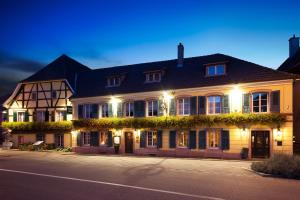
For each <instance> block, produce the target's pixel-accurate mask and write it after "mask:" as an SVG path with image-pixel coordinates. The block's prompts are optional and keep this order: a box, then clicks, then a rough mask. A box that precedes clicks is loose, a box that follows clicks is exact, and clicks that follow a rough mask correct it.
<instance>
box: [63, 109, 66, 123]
mask: <svg viewBox="0 0 300 200" xmlns="http://www.w3.org/2000/svg"><path fill="white" fill-rule="evenodd" d="M63 120H64V121H66V120H67V111H64V116H63Z"/></svg>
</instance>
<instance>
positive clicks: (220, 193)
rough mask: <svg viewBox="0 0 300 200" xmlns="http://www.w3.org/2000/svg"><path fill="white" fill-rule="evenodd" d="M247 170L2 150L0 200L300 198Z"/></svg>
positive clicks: (239, 164) (225, 164) (291, 184)
mask: <svg viewBox="0 0 300 200" xmlns="http://www.w3.org/2000/svg"><path fill="white" fill-rule="evenodd" d="M250 164H251V162H249V161H232V160H214V159H188V158H163V157H135V156H115V155H76V154H73V153H57V152H25V151H24V152H22V151H4V150H2V151H1V150H0V199H1V200H12V199H13V200H15V199H22V200H24V199H25V200H27V199H28V200H29V199H43V200H47V199H51V200H52V199H89V200H91V199H97V200H98V199H143V200H150V199H172V200H174V199H191V200H192V199H210V200H223V199H226V200H231V199H264V200H267V199H272V200H276V199H278V200H280V199H285V200H292V199H295V200H296V199H299V198H300V181H298V180H288V179H280V178H270V177H261V176H259V175H257V174H254V173H252V172H250V171H248V170H246V168H249V166H250Z"/></svg>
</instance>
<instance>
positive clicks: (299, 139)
mask: <svg viewBox="0 0 300 200" xmlns="http://www.w3.org/2000/svg"><path fill="white" fill-rule="evenodd" d="M299 49H300V48H299V37H296V36H295V35H293V37H291V38H290V39H289V57H288V58H287V59H286V60H285V61H284V62H283V63H282V64H281V65H280V66H279V68H278V70H279V71H283V72H288V73H294V74H300V50H299ZM299 98H300V88H297V91H296V92H295V93H294V102H299ZM293 113H294V120H295V122H298V121H299V120H300V105H299V103H295V104H294V111H293ZM294 133H295V134H294V152H295V153H297V154H300V123H294Z"/></svg>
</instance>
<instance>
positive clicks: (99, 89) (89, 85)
mask: <svg viewBox="0 0 300 200" xmlns="http://www.w3.org/2000/svg"><path fill="white" fill-rule="evenodd" d="M218 62H221V63H222V62H224V63H226V75H224V76H216V77H206V76H205V73H206V65H207V64H209V63H218ZM154 70H164V72H165V73H164V75H163V77H162V80H161V82H159V83H145V74H144V72H146V71H154ZM117 74H120V75H124V74H125V77H124V80H123V81H122V83H121V85H120V86H118V87H106V85H107V77H110V76H112V75H117ZM293 78H296V75H292V74H289V73H285V72H280V71H276V70H273V69H270V68H267V67H263V66H260V65H257V64H254V63H251V62H247V61H244V60H240V59H237V58H234V57H231V56H227V55H224V54H212V55H207V56H199V57H191V58H185V59H184V64H183V67H177V59H174V60H166V61H159V62H150V63H142V64H134V65H125V66H117V67H110V68H101V69H95V70H91V71H86V72H83V73H80V74H79V76H78V82H77V91H76V94H75V95H74V96H73V97H72V98H83V97H92V96H106V95H116V94H125V93H136V92H147V91H158V90H172V89H182V88H193V87H205V86H216V85H224V84H235V83H247V82H259V81H272V80H284V79H293Z"/></svg>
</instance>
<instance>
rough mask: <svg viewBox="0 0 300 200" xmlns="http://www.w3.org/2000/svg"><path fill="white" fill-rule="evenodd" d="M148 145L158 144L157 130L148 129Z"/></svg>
mask: <svg viewBox="0 0 300 200" xmlns="http://www.w3.org/2000/svg"><path fill="white" fill-rule="evenodd" d="M147 134H148V135H147V146H156V145H157V132H156V131H148V133H147Z"/></svg>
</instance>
